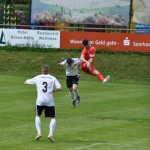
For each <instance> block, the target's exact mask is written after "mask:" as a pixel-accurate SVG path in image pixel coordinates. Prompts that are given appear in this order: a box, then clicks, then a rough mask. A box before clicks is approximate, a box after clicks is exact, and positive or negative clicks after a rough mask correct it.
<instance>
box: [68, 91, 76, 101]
mask: <svg viewBox="0 0 150 150" xmlns="http://www.w3.org/2000/svg"><path fill="white" fill-rule="evenodd" d="M69 94H70V97H71V99H72V101H74V100H75V99H76V98H75V92H74V91H72V92H69Z"/></svg>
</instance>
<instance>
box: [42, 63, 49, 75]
mask: <svg viewBox="0 0 150 150" xmlns="http://www.w3.org/2000/svg"><path fill="white" fill-rule="evenodd" d="M48 72H49V66H48V65H47V64H44V65H42V73H43V74H48Z"/></svg>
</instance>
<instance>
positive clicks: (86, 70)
mask: <svg viewBox="0 0 150 150" xmlns="http://www.w3.org/2000/svg"><path fill="white" fill-rule="evenodd" d="M80 69H81V70H83V71H84V72H85V73H87V74H90V75H93V73H92V72H93V71H95V70H96V69H95V68H94V66H93V65H90V68H88V67H87V63H81V65H80Z"/></svg>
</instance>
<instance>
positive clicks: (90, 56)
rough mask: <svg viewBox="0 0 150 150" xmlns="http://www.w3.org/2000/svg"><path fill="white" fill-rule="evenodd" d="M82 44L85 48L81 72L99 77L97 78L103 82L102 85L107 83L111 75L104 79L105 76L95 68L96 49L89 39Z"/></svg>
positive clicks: (82, 53) (82, 54) (82, 55)
mask: <svg viewBox="0 0 150 150" xmlns="http://www.w3.org/2000/svg"><path fill="white" fill-rule="evenodd" d="M82 44H83V46H84V48H83V50H82V52H81V57H80V58H81V60H82V63H81V65H80V68H81V70H83V71H84V72H85V73H87V74H90V75H94V76H97V78H98V79H99V80H100V81H102V83H105V82H107V81H108V80H109V79H110V75H108V76H107V77H106V78H104V77H103V75H102V74H101V73H100V72H99V71H98V70H97V69H96V68H95V67H94V66H93V63H94V57H95V53H96V48H95V47H92V46H91V45H90V44H89V41H88V40H87V39H84V40H83V41H82Z"/></svg>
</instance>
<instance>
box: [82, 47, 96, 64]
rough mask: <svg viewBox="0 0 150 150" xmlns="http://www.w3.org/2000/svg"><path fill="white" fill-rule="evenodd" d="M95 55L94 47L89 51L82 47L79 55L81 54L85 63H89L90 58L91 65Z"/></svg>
mask: <svg viewBox="0 0 150 150" xmlns="http://www.w3.org/2000/svg"><path fill="white" fill-rule="evenodd" d="M95 53H96V48H95V47H91V48H90V49H87V48H85V47H84V49H83V50H82V52H81V54H83V55H84V56H85V57H84V59H85V60H86V61H89V60H90V58H92V62H91V64H93V62H94V57H95Z"/></svg>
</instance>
